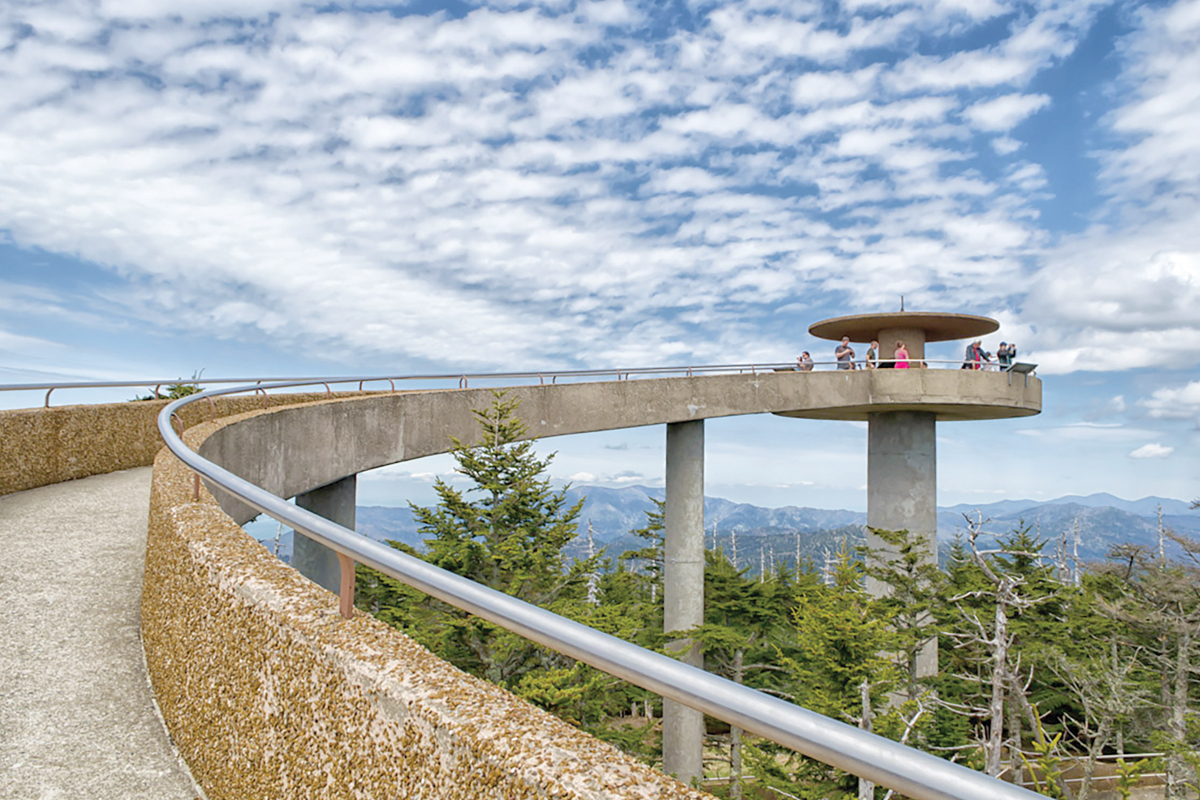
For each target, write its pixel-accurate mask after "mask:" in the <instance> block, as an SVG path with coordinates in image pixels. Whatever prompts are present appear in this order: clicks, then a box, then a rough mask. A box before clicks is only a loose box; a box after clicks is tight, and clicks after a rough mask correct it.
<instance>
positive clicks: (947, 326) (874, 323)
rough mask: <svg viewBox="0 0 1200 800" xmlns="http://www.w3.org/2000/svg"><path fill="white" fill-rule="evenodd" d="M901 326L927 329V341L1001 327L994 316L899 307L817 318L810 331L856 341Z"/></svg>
mask: <svg viewBox="0 0 1200 800" xmlns="http://www.w3.org/2000/svg"><path fill="white" fill-rule="evenodd" d="M897 328H907V329H909V330H914V329H915V330H921V331H924V332H925V341H927V342H948V341H952V340H954V339H968V338H974V337H977V336H983V335H984V334H988V333H992V332H993V331H996V330H999V328H1000V323H999V322H997V321H996V320H994V319H992V318H991V317H977V316H975V315H974V314H943V313H936V312H927V311H897V312H894V313H889V314H854V315H852V316H849V317H834V318H833V319H826V320H822V321H820V322H814V323H813V324H812V325H809V326H808V332H809V333H811V334H812V335H813V336H816V337H818V338H820V339H831V340H833V341H835V342H836V341H838V340H840V339H841V338H842V337H843V336H849V337H850V341H852V342H869V341H871V340H872V339H877V338H879V332H880V331H883V330H889V329H897Z"/></svg>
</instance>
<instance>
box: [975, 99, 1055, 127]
mask: <svg viewBox="0 0 1200 800" xmlns="http://www.w3.org/2000/svg"><path fill="white" fill-rule="evenodd" d="M1048 105H1050V98H1049V96H1047V95H1044V94H1006V95H1002V96H1000V97H996V98H993V99H991V100H984V101H981V102H978V103H975V104H974V105H971V106H968V107H967V108H966V109H965V110H964V111H963V117H964V118H965V119H966V120H967V122H969V123H970V124H971V126H972V127H974V128H978V129H979V130H983V131H997V132H1000V131H1008V130H1011V129H1012V128H1013V127H1014V126H1016V125H1017V124H1018V123H1020V122H1023V121H1024V120H1025V119H1026V118H1027V117H1028V116H1030V115H1031V114H1033V113H1034V112H1036V111H1039V110H1041V109H1043V108H1045V107H1046V106H1048Z"/></svg>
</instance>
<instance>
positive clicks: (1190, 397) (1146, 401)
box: [1138, 381, 1200, 420]
mask: <svg viewBox="0 0 1200 800" xmlns="http://www.w3.org/2000/svg"><path fill="white" fill-rule="evenodd" d="M1138 405H1139V406H1141V407H1142V408H1145V409H1146V413H1147V414H1149V415H1150V416H1151V417H1154V418H1156V419H1196V420H1200V381H1191V382H1190V383H1188V384H1187V385H1185V386H1181V387H1178V388H1163V389H1156V390H1155V391H1154V392H1153V393H1152V394H1151V395H1150V397H1147V398H1143V399H1141V400H1138Z"/></svg>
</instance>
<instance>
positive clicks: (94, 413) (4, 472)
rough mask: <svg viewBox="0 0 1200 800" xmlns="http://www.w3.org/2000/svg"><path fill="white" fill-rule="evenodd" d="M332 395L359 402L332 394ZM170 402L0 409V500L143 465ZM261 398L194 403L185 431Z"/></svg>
mask: <svg viewBox="0 0 1200 800" xmlns="http://www.w3.org/2000/svg"><path fill="white" fill-rule="evenodd" d="M333 396H334V397H349V396H360V395H359V394H358V393H350V392H342V393H334V395H333ZM325 397H326V394H325V393H324V392H321V393H319V394H274V395H270V396H268V397H267V406H268V407H275V406H281V405H291V404H294V403H296V402H297V401H302V400H306V399H308V400H312V399H316V398H325ZM168 402H170V401H169V400H143V401H139V402H135V403H105V404H101V405H79V406H53V407H51V408H23V409H19V410H15V411H0V495H4V494H10V493H12V492H20V491H23V490H25V489H36V488H37V487H39V486H49V485H50V484H52V483H62V482H63V481H70V480H75V479H77V478H86V477H88V476H90V475H103V474H106V473H109V472H116V471H118V470H122V469H131V468H133V467H148V466H150V464H152V463H153V462H154V456H155V454H157V453H158V451H159V448H161V447H162V446H163V441H162V438H161V437H160V436H159V435H158V425H157V418H158V412H159V411H162V409H163V407H164V406H166V404H167V403H168ZM262 405H263V398H262V396H261V395H246V396H237V397H218V398H216V399H214V400H213V407H212V408H211V409H210V408H209V405H208V403H206V402H204V401H201V402H199V403H193V404H192V405H190V406H187V407H186V408H185V409H184V410H183V413H182V415H181V417H182V422H183V427H185V428H188V427H191V426H192V425H195V424H197V423H199V422H202V421H204V420H207V419H208V418H209V416H210V414H212V415H213V416H217V417H223V416H226V415H229V414H240V413H242V412H244V411H249V410H251V409H257V408H262Z"/></svg>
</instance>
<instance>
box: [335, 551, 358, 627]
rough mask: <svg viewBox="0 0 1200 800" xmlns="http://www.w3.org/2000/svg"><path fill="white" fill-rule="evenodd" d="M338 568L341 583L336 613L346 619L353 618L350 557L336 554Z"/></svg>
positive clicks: (352, 583) (351, 564)
mask: <svg viewBox="0 0 1200 800" xmlns="http://www.w3.org/2000/svg"><path fill="white" fill-rule="evenodd" d="M337 558H338V567H340V568H341V572H342V582H341V586H340V588H339V589H338V611H339V612H340V613H341V615H342V616H343V617H345V618H346V619H353V618H354V581H355V577H354V559H352V558H350V556H347V555H342V554H341V553H338V554H337Z"/></svg>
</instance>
